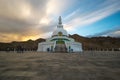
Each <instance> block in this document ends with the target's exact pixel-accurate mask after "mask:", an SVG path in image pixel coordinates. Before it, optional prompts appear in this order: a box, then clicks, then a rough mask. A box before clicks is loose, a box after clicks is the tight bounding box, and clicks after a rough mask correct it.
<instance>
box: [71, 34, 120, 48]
mask: <svg viewBox="0 0 120 80" xmlns="http://www.w3.org/2000/svg"><path fill="white" fill-rule="evenodd" d="M70 37H71V38H74V39H75V41H77V42H81V43H82V45H83V49H84V50H112V49H114V50H118V49H120V38H112V37H92V38H87V37H82V36H79V35H77V34H74V35H70Z"/></svg>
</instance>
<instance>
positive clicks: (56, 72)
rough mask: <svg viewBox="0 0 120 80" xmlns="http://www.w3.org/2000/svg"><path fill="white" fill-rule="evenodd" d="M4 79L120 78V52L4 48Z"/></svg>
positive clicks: (0, 69)
mask: <svg viewBox="0 0 120 80" xmlns="http://www.w3.org/2000/svg"><path fill="white" fill-rule="evenodd" d="M0 80H120V52H90V51H88V52H87V51H86V52H83V53H74V54H73V53H37V52H24V53H23V54H22V53H21V54H20V53H14V52H9V53H6V52H0Z"/></svg>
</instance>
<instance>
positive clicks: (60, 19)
mask: <svg viewBox="0 0 120 80" xmlns="http://www.w3.org/2000/svg"><path fill="white" fill-rule="evenodd" d="M58 21H59V22H58V24H62V18H61V16H59V18H58Z"/></svg>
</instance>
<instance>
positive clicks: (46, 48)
mask: <svg viewBox="0 0 120 80" xmlns="http://www.w3.org/2000/svg"><path fill="white" fill-rule="evenodd" d="M58 20H59V22H58V25H57V28H56V29H55V30H54V31H53V34H52V37H51V38H48V39H47V40H46V42H42V43H39V44H38V50H37V51H39V52H82V44H81V43H79V42H75V40H74V39H72V38H69V37H68V34H67V31H66V30H65V29H64V28H63V25H62V19H61V16H60V17H59V19H58Z"/></svg>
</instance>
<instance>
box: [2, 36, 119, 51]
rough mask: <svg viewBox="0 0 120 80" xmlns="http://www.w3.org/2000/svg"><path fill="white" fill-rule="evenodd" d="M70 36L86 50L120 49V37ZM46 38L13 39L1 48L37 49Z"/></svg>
mask: <svg viewBox="0 0 120 80" xmlns="http://www.w3.org/2000/svg"><path fill="white" fill-rule="evenodd" d="M69 37H71V38H74V39H75V41H77V42H81V43H82V45H83V49H84V50H116V51H117V50H120V38H112V37H92V38H87V37H82V36H80V35H77V34H74V35H69ZM44 41H45V39H42V38H40V39H37V40H35V41H33V40H28V41H22V42H16V41H13V42H11V43H0V50H1V51H3V50H7V49H8V48H9V49H10V50H14V49H15V48H17V46H22V47H23V48H24V49H25V50H37V46H38V43H40V42H44Z"/></svg>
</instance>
